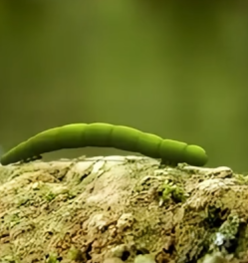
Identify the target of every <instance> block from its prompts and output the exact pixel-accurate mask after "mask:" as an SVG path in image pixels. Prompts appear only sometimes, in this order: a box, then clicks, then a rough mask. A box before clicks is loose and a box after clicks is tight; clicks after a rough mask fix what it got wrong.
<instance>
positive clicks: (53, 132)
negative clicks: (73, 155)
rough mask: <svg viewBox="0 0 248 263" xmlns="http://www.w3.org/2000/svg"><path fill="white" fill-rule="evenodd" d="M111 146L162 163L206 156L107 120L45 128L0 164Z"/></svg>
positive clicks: (193, 162) (204, 159)
mask: <svg viewBox="0 0 248 263" xmlns="http://www.w3.org/2000/svg"><path fill="white" fill-rule="evenodd" d="M87 146H92V147H112V148H117V149H121V150H125V151H131V152H137V153H141V154H143V155H146V156H149V157H152V158H158V159H161V160H162V162H163V163H168V162H170V163H175V164H178V163H188V164H191V165H196V166H203V165H205V164H206V163H207V160H208V157H207V155H206V152H205V150H204V149H203V148H201V147H200V146H197V145H188V144H186V143H184V142H180V141H175V140H169V139H163V138H161V137H159V136H157V135H154V134H151V133H145V132H142V131H140V130H137V129H134V128H131V127H127V126H120V125H112V124H107V123H90V124H85V123H76V124H69V125H65V126H60V127H56V128H52V129H49V130H45V131H43V132H41V133H38V134H37V135H35V136H33V137H31V138H29V139H28V140H26V141H24V142H22V143H20V144H19V145H17V146H16V147H14V148H12V149H10V151H8V152H7V153H5V154H4V155H3V156H2V157H1V163H2V165H8V164H11V163H16V162H19V161H24V162H25V161H30V160H34V159H36V158H37V157H38V158H41V157H40V155H41V154H43V153H47V152H51V151H56V150H61V149H69V148H80V147H87Z"/></svg>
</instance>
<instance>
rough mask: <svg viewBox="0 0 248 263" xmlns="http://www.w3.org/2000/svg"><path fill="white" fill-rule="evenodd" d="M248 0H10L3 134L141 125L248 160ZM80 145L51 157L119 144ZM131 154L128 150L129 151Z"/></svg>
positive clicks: (230, 159)
mask: <svg viewBox="0 0 248 263" xmlns="http://www.w3.org/2000/svg"><path fill="white" fill-rule="evenodd" d="M247 8H248V2H246V1H199V2H198V3H197V1H159V0H153V1H152V0H142V1H141V0H105V1H100V0H95V1H79V0H74V1H69V0H68V1H65V0H64V1H62V0H61V1H51V0H49V1H48V0H47V1H45V0H44V1H38V0H37V1H31V0H25V1H24V0H23V1H10V0H1V1H0V102H1V108H0V145H1V146H2V147H3V148H4V150H5V151H7V150H8V149H9V148H10V147H12V146H14V145H15V144H17V143H19V142H21V141H22V140H26V139H27V138H28V137H29V136H32V135H34V134H35V133H37V132H40V131H42V130H44V129H47V128H51V127H54V126H58V125H63V124H68V123H74V122H95V121H98V122H110V123H113V124H123V125H130V126H133V127H136V128H139V129H141V130H143V131H147V132H152V133H156V134H158V135H160V136H162V137H164V138H170V139H176V140H182V141H185V142H187V143H193V144H199V145H201V146H203V147H204V148H205V149H206V150H207V153H208V155H209V163H208V165H209V166H217V165H226V166H231V167H232V168H233V169H234V170H236V171H239V172H246V171H248V161H247V159H248V139H247V133H248V107H247V96H248V89H247V88H248V86H247V84H248V72H247V68H248V30H247V28H248V15H247V10H248V9H247ZM119 153H122V154H123V152H120V151H117V150H113V149H91V148H89V149H77V150H70V151H59V152H55V153H51V154H47V155H46V157H45V158H46V159H52V158H60V157H76V156H78V155H83V154H87V155H90V156H91V155H102V154H119ZM125 154H126V153H125Z"/></svg>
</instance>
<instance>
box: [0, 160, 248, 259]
mask: <svg viewBox="0 0 248 263" xmlns="http://www.w3.org/2000/svg"><path fill="white" fill-rule="evenodd" d="M247 222H248V179H247V178H246V177H245V176H243V175H237V174H234V173H233V172H232V170H231V169H230V168H228V167H218V168H214V169H213V168H199V167H192V166H187V165H184V164H181V165H179V166H178V167H174V168H173V167H169V166H164V167H161V166H160V163H159V161H158V160H154V159H150V158H146V157H135V156H126V157H122V156H109V157H95V158H79V159H75V160H59V161H52V162H42V161H35V162H31V163H26V164H15V165H8V166H0V263H8V262H12V263H15V262H16V263H32V262H33V263H34V262H47V263H59V262H61V263H68V262H82V263H84V262H85V263H121V262H126V263H129V262H130V263H141V262H143V263H154V262H158V263H167V262H168V263H194V262H203V263H220V262H223V263H225V262H234V263H236V262H240V263H241V262H243V263H245V262H248V252H246V251H248V228H247Z"/></svg>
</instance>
